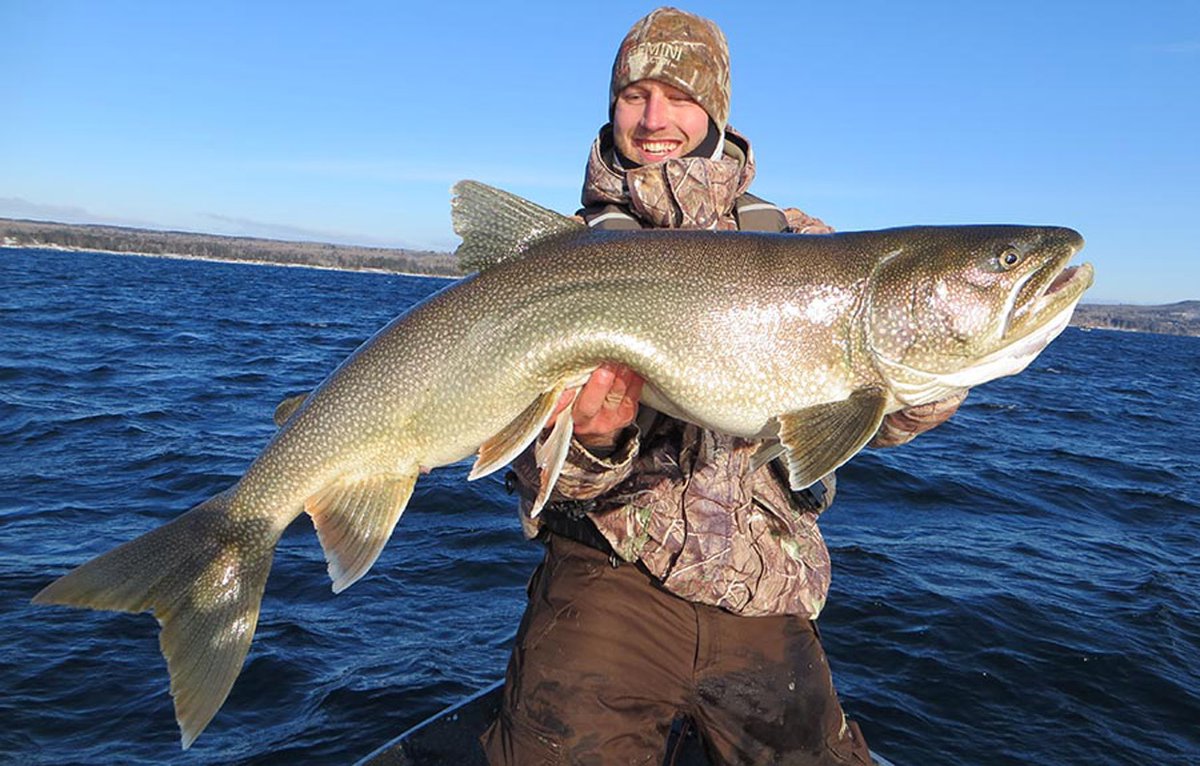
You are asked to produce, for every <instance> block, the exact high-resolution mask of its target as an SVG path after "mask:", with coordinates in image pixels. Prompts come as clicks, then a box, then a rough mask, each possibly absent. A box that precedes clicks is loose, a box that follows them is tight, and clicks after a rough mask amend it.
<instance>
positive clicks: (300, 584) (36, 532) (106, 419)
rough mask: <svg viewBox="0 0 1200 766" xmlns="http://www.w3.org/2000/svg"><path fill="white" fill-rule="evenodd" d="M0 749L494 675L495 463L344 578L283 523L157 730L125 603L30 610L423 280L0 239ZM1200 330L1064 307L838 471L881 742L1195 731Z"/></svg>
mask: <svg viewBox="0 0 1200 766" xmlns="http://www.w3.org/2000/svg"><path fill="white" fill-rule="evenodd" d="M0 279H2V280H3V284H4V285H5V286H6V289H5V290H3V291H2V292H0V328H2V332H0V450H2V452H0V487H3V489H4V491H3V492H0V554H2V555H0V599H2V600H0V604H2V606H3V608H2V609H0V630H2V631H3V635H4V636H5V641H4V643H3V648H2V649H0V682H2V688H3V690H4V693H3V695H0V716H2V717H3V720H4V721H5V726H4V727H0V760H8V761H12V762H21V763H46V764H51V763H53V764H62V763H96V762H123V763H147V764H148V763H167V762H180V763H183V762H186V763H191V764H209V763H213V764H215V763H246V764H251V763H253V764H268V763H278V764H283V763H287V764H304V763H311V764H318V763H320V764H323V763H330V762H339V763H345V762H350V761H353V760H354V759H355V758H357V757H359V756H361V755H363V754H365V753H367V752H369V751H371V750H372V749H374V748H375V747H376V746H378V745H379V744H380V743H382V742H383V741H385V740H387V739H388V738H390V737H391V736H394V735H395V734H397V733H398V732H400V731H401V730H403V729H404V728H406V727H407V726H409V725H411V724H413V723H415V722H416V721H418V720H420V719H422V718H424V717H425V716H427V715H429V714H430V713H432V712H434V711H435V710H437V709H439V708H441V707H443V706H444V705H446V704H448V703H450V702H452V701H454V700H456V699H457V698H459V697H461V696H463V695H465V694H466V693H467V692H469V691H471V690H473V689H475V688H477V687H479V686H482V685H484V684H485V683H486V682H488V681H490V680H492V679H494V678H496V677H497V676H499V675H500V674H501V673H502V670H503V665H504V662H505V660H506V657H507V646H508V642H509V641H510V639H511V636H512V633H513V632H514V630H515V629H516V625H517V622H518V620H519V617H520V613H521V610H522V609H523V607H524V590H523V587H524V583H525V579H526V578H527V576H528V574H529V572H530V571H531V570H532V567H533V566H534V563H535V562H536V560H537V558H538V556H539V551H538V550H537V547H536V546H535V545H533V544H529V543H525V542H523V541H522V539H521V535H520V531H519V528H518V524H517V521H516V518H515V515H514V513H513V512H512V510H511V505H512V504H511V501H510V500H509V499H508V498H507V497H506V496H505V495H504V492H503V488H502V487H501V486H500V484H499V483H498V480H496V479H495V478H493V477H489V478H488V479H485V480H483V481H480V482H475V483H472V484H467V483H466V482H465V481H464V479H465V469H458V468H448V469H442V470H440V471H438V472H435V473H434V474H433V475H432V476H430V477H426V478H425V479H424V480H423V481H422V482H420V483H419V485H418V488H417V491H416V494H415V496H414V499H413V501H412V504H411V506H410V508H409V510H408V512H407V513H406V515H405V518H404V519H403V520H402V521H401V523H400V526H399V527H398V529H397V533H396V535H395V536H394V538H393V541H392V542H391V543H390V544H389V546H388V547H387V549H385V551H384V553H383V556H382V557H381V559H380V560H379V562H378V563H377V564H376V565H375V567H374V569H373V570H372V572H371V573H370V574H369V575H368V576H367V577H365V578H364V579H363V580H362V581H361V582H359V583H357V584H356V585H355V586H354V587H353V588H350V589H349V590H347V591H346V592H345V593H343V594H340V595H339V596H337V597H334V596H333V594H332V593H331V592H330V590H329V587H328V582H327V578H326V575H325V565H324V562H323V560H322V556H321V552H320V548H319V545H318V544H317V542H316V540H315V537H314V536H313V535H312V532H311V528H310V526H309V524H308V522H307V521H306V520H303V519H302V520H300V521H298V522H297V523H296V524H295V525H294V526H293V528H292V529H290V530H289V531H288V533H287V534H286V535H285V536H284V539H283V541H282V543H281V545H280V547H279V551H278V554H277V557H276V562H275V566H274V568H273V570H272V575H271V580H270V582H269V584H268V587H267V595H266V598H265V601H264V606H263V611H262V618H261V622H260V626H259V630H258V636H257V638H256V640H255V643H254V646H253V647H252V649H251V653H250V658H249V660H248V662H247V665H246V668H245V670H244V672H243V673H242V676H241V678H240V679H239V681H238V683H237V685H236V686H235V687H234V690H233V693H232V695H231V696H230V698H229V701H228V702H227V703H226V705H225V707H224V708H223V709H222V711H221V713H220V714H219V715H218V717H217V718H216V719H215V720H214V722H213V724H212V725H211V726H210V727H209V728H208V730H207V731H206V732H205V734H204V736H203V737H202V738H201V739H200V740H199V742H198V743H197V744H196V745H195V746H194V747H193V748H192V750H190V751H188V753H187V754H181V753H180V751H179V749H178V733H177V730H176V728H175V724H174V720H173V716H172V712H171V704H170V698H169V696H168V694H167V676H166V671H165V664H164V663H163V661H162V659H161V657H160V656H159V654H158V648H157V640H156V634H157V630H156V626H155V624H154V621H153V620H152V619H151V618H150V617H148V616H146V615H121V614H110V613H98V612H82V611H76V610H65V609H54V608H33V607H32V606H30V605H29V598H30V597H31V596H32V595H33V594H34V593H35V592H37V590H38V589H40V588H41V587H42V586H43V585H45V584H46V583H47V582H49V581H50V579H52V578H53V577H54V576H56V575H58V574H61V573H62V572H64V571H65V570H66V569H67V568H69V567H70V566H73V565H75V564H77V563H80V562H81V561H83V560H85V559H87V558H89V557H90V556H92V555H95V554H97V553H100V552H103V551H105V550H107V549H109V548H110V547H112V546H114V545H116V544H118V543H120V542H124V541H125V540H127V539H129V538H131V537H133V536H135V535H137V534H139V533H141V532H144V531H146V530H148V529H150V528H152V527H154V526H156V525H157V524H160V523H162V522H163V521H165V520H167V519H169V518H172V517H173V516H175V515H177V514H178V513H180V512H181V511H182V510H184V509H186V508H188V507H190V506H191V505H193V504H195V503H196V502H199V501H200V500H202V499H204V498H206V497H208V496H209V495H211V494H213V493H215V492H216V491H218V490H220V489H222V488H224V487H225V486H226V485H228V484H229V483H231V482H232V481H234V480H235V479H236V478H237V476H238V475H240V473H241V472H242V470H244V468H245V467H246V465H247V464H248V462H249V461H250V460H251V459H252V458H253V456H254V455H255V454H256V453H257V452H258V450H259V449H260V448H261V447H262V445H263V444H264V443H265V441H266V439H267V437H268V435H269V434H270V433H271V431H272V429H273V426H272V424H271V413H272V410H273V408H274V406H275V404H277V403H278V401H279V400H281V399H282V398H284V397H285V396H287V395H289V394H292V393H296V392H299V391H304V390H307V389H309V388H311V387H312V386H314V385H315V384H316V383H317V382H319V381H320V380H321V379H322V378H323V377H324V376H325V375H326V374H327V373H328V372H329V371H330V370H331V369H332V368H333V367H334V366H335V365H336V364H337V362H339V361H340V360H341V359H342V358H343V357H344V356H345V355H346V354H348V353H349V352H350V351H351V350H353V349H354V348H355V347H356V346H357V345H358V343H360V342H361V341H362V340H363V339H365V338H366V337H367V336H369V335H370V334H371V333H372V332H373V331H374V330H376V329H377V328H378V327H379V326H381V325H382V324H383V323H384V322H385V321H387V320H388V319H390V318H391V317H392V316H394V315H395V314H397V313H399V312H400V311H401V310H402V309H403V308H405V307H406V306H408V305H411V304H412V303H413V302H415V301H417V300H419V299H420V298H421V297H423V296H424V295H426V294H428V293H429V292H431V291H433V290H435V289H437V288H439V287H440V286H441V285H442V284H444V281H442V280H436V279H421V278H412V277H401V276H386V275H379V274H354V273H341V272H330V271H313V270H306V269H287V268H275V267H269V266H250V265H238V264H224V263H209V262H200V261H180V260H164V259H154V258H133V257H122V256H114V255H104V254H88V253H62V252H49V251H26V250H0ZM1198 381H1200V339H1197V338H1175V337H1165V336H1150V335H1132V334H1124V333H1110V332H1091V333H1081V332H1078V331H1075V330H1068V331H1067V332H1066V333H1065V334H1064V335H1063V337H1062V338H1061V339H1060V340H1059V341H1057V342H1056V343H1055V344H1054V345H1053V346H1052V347H1051V348H1050V349H1049V350H1048V351H1047V352H1046V353H1045V354H1043V356H1042V357H1041V358H1039V359H1038V360H1037V361H1036V362H1035V363H1034V365H1033V366H1032V367H1031V368H1030V369H1029V370H1027V371H1026V372H1025V373H1023V374H1021V375H1019V376H1016V377H1014V378H1009V379H1005V380H1002V381H997V382H995V383H992V384H989V385H987V386H983V387H981V388H979V389H977V390H976V391H974V392H973V393H972V395H971V397H970V399H969V400H968V402H967V403H966V404H965V405H964V406H963V408H962V410H961V411H960V413H959V414H958V415H957V416H955V418H954V419H953V420H951V421H950V422H949V423H947V424H946V425H945V426H943V427H942V428H940V429H938V431H937V432H935V433H934V434H930V435H928V436H925V437H922V438H921V439H919V440H917V441H916V442H915V443H913V444H912V445H908V446H906V447H903V448H900V449H894V450H885V451H876V452H868V453H865V454H863V455H861V456H860V457H859V458H856V459H855V461H854V462H853V463H852V464H851V465H849V466H847V467H846V468H845V469H844V470H843V471H842V472H841V481H840V483H839V497H838V501H837V503H836V504H835V506H834V508H833V509H832V510H831V511H830V512H829V513H828V514H827V516H826V517H825V519H824V521H823V523H822V528H823V530H824V532H825V535H826V538H827V540H828V542H829V544H830V547H831V549H832V551H833V556H834V573H835V574H834V586H833V593H832V594H831V597H830V602H829V606H828V607H827V610H826V613H825V615H824V616H823V618H822V631H823V636H824V639H825V643H826V647H827V649H828V651H829V654H830V656H831V661H832V663H833V667H834V672H835V677H836V679H837V682H838V686H839V690H840V691H841V694H842V696H843V699H844V702H845V706H846V708H847V710H848V711H849V712H850V714H851V715H852V716H854V717H855V718H857V719H858V720H859V721H860V723H861V724H862V726H863V729H864V731H865V732H866V734H867V737H868V740H869V741H870V742H871V743H872V745H873V747H875V748H876V749H878V750H880V751H881V752H883V753H884V754H885V755H887V756H888V757H889V758H891V759H892V760H893V761H895V762H896V763H897V764H962V765H967V764H1076V763H1077V764H1138V763H1170V764H1190V763H1195V762H1198V761H1200V733H1198V727H1197V724H1196V722H1197V721H1200V670H1198V669H1200V613H1198V610H1197V609H1196V606H1195V604H1196V601H1197V597H1198V596H1200V581H1198V580H1200V554H1198V553H1197V551H1200V520H1198V512H1200V490H1198V489H1197V487H1198V486H1200V467H1198V464H1200V460H1198V457H1200V448H1198V447H1197V444H1198V443H1200V425H1198V424H1197V422H1198V418H1197V415H1198V414H1200V382H1198Z"/></svg>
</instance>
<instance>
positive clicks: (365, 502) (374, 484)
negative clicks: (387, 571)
mask: <svg viewBox="0 0 1200 766" xmlns="http://www.w3.org/2000/svg"><path fill="white" fill-rule="evenodd" d="M416 483H417V471H416V470H414V471H412V472H411V473H392V474H375V475H372V476H367V477H366V478H362V479H353V480H345V481H336V482H333V483H332V484H330V485H329V486H327V487H325V489H323V490H321V491H320V492H318V493H317V494H315V495H313V496H312V497H310V498H309V499H308V500H307V502H305V504H304V510H305V511H307V512H308V515H310V516H312V520H313V526H314V527H316V528H317V537H318V538H319V539H320V540H321V547H322V548H324V549H325V559H326V561H328V562H329V576H330V578H332V579H333V592H334V593H341V592H342V591H343V590H345V589H346V588H348V587H349V586H350V585H352V584H354V582H355V581H356V580H358V578H360V577H362V576H363V575H364V574H366V572H367V570H368V569H370V568H371V565H372V564H374V563H375V559H377V558H379V552H380V551H382V550H383V546H384V544H385V543H387V541H388V538H389V537H391V536H392V530H393V529H394V528H395V526H396V522H397V521H399V520H400V514H401V513H403V512H404V508H405V506H407V505H408V500H409V498H410V497H412V491H413V485H414V484H416Z"/></svg>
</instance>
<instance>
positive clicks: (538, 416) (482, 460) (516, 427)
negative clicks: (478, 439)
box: [467, 381, 567, 481]
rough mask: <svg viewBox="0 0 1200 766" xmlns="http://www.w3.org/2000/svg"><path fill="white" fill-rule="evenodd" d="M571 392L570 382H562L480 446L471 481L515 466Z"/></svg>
mask: <svg viewBox="0 0 1200 766" xmlns="http://www.w3.org/2000/svg"><path fill="white" fill-rule="evenodd" d="M566 388H567V385H566V382H565V381H564V382H560V383H559V384H558V385H556V386H555V387H554V388H552V389H550V390H549V391H546V392H545V393H543V394H542V395H541V396H539V397H538V398H537V399H536V400H535V401H534V402H533V404H531V405H529V406H528V407H526V408H525V411H524V412H522V413H521V414H520V415H518V416H517V417H516V419H515V420H513V422H511V423H509V424H508V425H507V426H505V427H504V428H503V429H502V430H501V431H500V433H498V434H496V435H495V436H493V437H492V438H490V439H488V440H487V441H485V442H484V443H483V444H481V445H480V446H479V455H478V457H476V458H475V465H474V466H472V467H471V473H470V474H469V475H468V476H467V480H468V481H474V480H475V479H478V478H481V477H483V476H487V475H488V474H489V473H492V472H493V471H497V470H499V469H501V468H503V467H504V466H506V465H508V464H509V463H511V462H512V461H513V460H514V459H516V457H517V455H520V454H521V453H522V452H524V451H525V448H526V447H528V446H529V445H530V444H532V443H533V440H534V439H536V438H537V436H538V434H539V433H541V430H542V429H543V428H545V427H546V421H547V420H549V419H550V413H551V412H553V411H554V405H555V404H557V403H558V398H559V397H560V396H562V392H563V391H565V390H566Z"/></svg>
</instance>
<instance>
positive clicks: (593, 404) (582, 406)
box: [575, 365, 613, 423]
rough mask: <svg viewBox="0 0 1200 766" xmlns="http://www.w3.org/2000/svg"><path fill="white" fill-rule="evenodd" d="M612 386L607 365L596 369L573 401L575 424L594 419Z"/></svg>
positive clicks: (611, 377) (609, 368) (609, 369)
mask: <svg viewBox="0 0 1200 766" xmlns="http://www.w3.org/2000/svg"><path fill="white" fill-rule="evenodd" d="M612 384H613V371H612V368H611V367H610V366H608V365H602V366H600V367H597V368H596V371H595V372H593V373H592V375H591V377H590V378H588V380H587V383H584V384H583V389H582V390H580V392H579V396H578V397H577V398H576V400H575V422H576V423H578V422H580V421H588V420H591V419H592V418H594V417H596V414H597V413H598V412H600V408H601V407H603V406H604V398H605V397H606V396H608V392H609V390H610V389H611V388H612Z"/></svg>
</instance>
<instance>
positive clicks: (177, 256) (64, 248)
mask: <svg viewBox="0 0 1200 766" xmlns="http://www.w3.org/2000/svg"><path fill="white" fill-rule="evenodd" d="M0 250H50V251H53V252H59V253H85V254H86V253H97V254H100V255H131V256H134V257H135V258H166V259H169V260H175V261H210V262H212V263H232V264H240V265H246V266H282V267H283V268H287V269H318V270H320V271H342V272H347V273H354V272H365V273H368V274H396V275H399V276H404V277H422V278H429V279H451V280H453V279H462V277H463V275H461V274H459V275H457V276H455V275H452V274H429V273H425V272H416V271H395V270H392V269H383V268H376V267H371V266H362V267H357V268H351V267H348V266H326V265H323V264H319V263H283V262H280V261H271V260H265V259H264V260H255V259H251V258H211V257H208V256H204V255H187V254H186V253H135V252H131V251H128V250H101V249H97V248H94V247H72V246H68V245H47V244H36V245H10V244H7V243H4V242H0Z"/></svg>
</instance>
